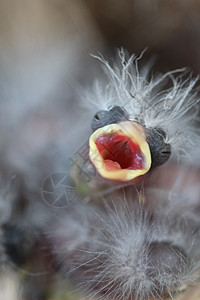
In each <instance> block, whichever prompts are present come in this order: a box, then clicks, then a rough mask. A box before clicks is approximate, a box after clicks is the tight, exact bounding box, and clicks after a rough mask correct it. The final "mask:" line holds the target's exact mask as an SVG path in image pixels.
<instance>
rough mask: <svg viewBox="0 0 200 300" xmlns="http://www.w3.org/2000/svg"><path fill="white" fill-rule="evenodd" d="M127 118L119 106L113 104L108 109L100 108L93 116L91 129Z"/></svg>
mask: <svg viewBox="0 0 200 300" xmlns="http://www.w3.org/2000/svg"><path fill="white" fill-rule="evenodd" d="M127 120H128V114H127V112H126V111H124V110H123V109H122V108H121V107H119V106H114V107H113V108H111V109H110V110H100V111H98V112H97V113H96V115H95V116H94V118H93V120H92V123H91V128H92V130H93V131H95V130H97V129H99V128H101V127H103V126H106V125H109V124H116V123H119V122H122V121H127Z"/></svg>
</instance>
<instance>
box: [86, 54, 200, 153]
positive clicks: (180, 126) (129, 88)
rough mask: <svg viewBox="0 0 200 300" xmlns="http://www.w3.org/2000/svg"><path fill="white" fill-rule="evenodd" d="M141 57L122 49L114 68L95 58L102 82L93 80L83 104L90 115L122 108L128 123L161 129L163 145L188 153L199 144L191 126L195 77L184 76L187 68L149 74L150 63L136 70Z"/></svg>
mask: <svg viewBox="0 0 200 300" xmlns="http://www.w3.org/2000/svg"><path fill="white" fill-rule="evenodd" d="M142 56H143V53H142V54H141V55H140V56H139V57H137V56H136V55H135V54H133V55H131V56H128V55H126V52H125V51H124V50H123V49H121V50H118V59H117V62H115V63H114V64H113V65H111V64H110V63H109V62H108V61H106V60H105V59H104V58H103V57H102V56H94V57H95V58H97V59H99V60H100V61H101V62H102V63H103V64H104V67H105V74H104V79H102V80H96V81H95V82H94V85H93V89H88V90H87V91H86V96H85V95H84V100H83V101H84V104H85V105H86V106H88V108H90V109H92V112H93V113H96V112H97V111H98V110H107V109H109V108H111V107H113V106H115V105H118V106H121V107H122V108H124V109H125V110H126V111H127V112H128V114H129V118H130V120H133V121H137V122H140V123H141V124H143V125H144V126H145V127H147V128H161V129H163V130H164V132H165V133H166V142H167V143H170V144H171V145H172V149H175V150H176V151H175V152H176V153H184V152H187V151H188V149H189V148H190V147H192V146H193V145H194V144H195V142H197V140H198V141H199V137H198V134H197V132H196V129H195V126H194V124H195V120H196V119H197V114H198V107H199V106H198V105H197V104H198V102H199V99H198V98H197V90H195V89H194V87H195V85H196V83H197V81H198V77H196V78H192V76H191V74H189V76H187V77H186V76H185V75H186V73H187V72H186V69H177V70H174V71H171V72H167V73H166V74H164V75H161V74H157V75H152V74H151V64H150V63H149V64H145V65H144V67H141V68H139V60H140V59H141V58H142ZM187 75H188V74H187ZM169 80H170V81H171V86H170V85H169ZM163 88H164V89H163ZM85 98H86V100H85Z"/></svg>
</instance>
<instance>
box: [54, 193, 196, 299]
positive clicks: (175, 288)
mask: <svg viewBox="0 0 200 300" xmlns="http://www.w3.org/2000/svg"><path fill="white" fill-rule="evenodd" d="M115 198H116V199H114V198H113V196H112V199H113V202H112V201H111V202H109V204H108V202H107V201H106V203H105V209H104V211H101V210H100V209H99V208H95V206H91V205H90V204H89V205H88V204H87V205H85V207H84V206H83V207H82V208H81V207H80V206H79V205H77V204H76V207H73V208H71V209H69V210H68V212H67V214H65V218H63V217H62V218H61V219H60V220H57V222H55V223H54V225H53V228H51V231H50V234H49V240H50V241H51V244H52V249H53V253H54V254H55V256H56V261H57V262H59V263H60V266H61V269H62V271H63V273H64V274H65V276H66V277H67V278H70V279H71V280H72V281H73V282H74V283H75V284H76V286H77V288H79V289H81V288H82V289H83V290H85V293H86V294H88V295H89V296H92V297H94V299H124V300H125V299H138V300H139V299H140V300H142V299H150V298H151V297H153V299H155V298H160V299H161V298H164V297H165V296H167V297H168V296H170V297H173V296H174V295H175V294H176V293H177V292H180V290H181V289H183V287H185V285H188V284H191V283H192V282H193V281H194V280H196V279H197V278H195V277H194V275H193V274H194V273H195V271H196V270H197V269H198V268H199V259H200V255H199V251H196V250H197V249H199V235H200V231H199V230H197V228H193V227H191V226H187V225H188V224H187V223H186V222H185V221H183V220H181V218H180V219H178V220H172V219H170V217H169V218H166V217H164V218H162V219H160V218H156V216H155V215H154V216H153V218H152V215H151V214H149V213H148V211H147V210H144V209H143V207H142V205H138V204H135V203H134V202H133V200H134V199H132V198H131V199H129V198H127V197H124V199H122V198H121V200H119V197H118V196H116V197H115ZM137 201H138V199H137Z"/></svg>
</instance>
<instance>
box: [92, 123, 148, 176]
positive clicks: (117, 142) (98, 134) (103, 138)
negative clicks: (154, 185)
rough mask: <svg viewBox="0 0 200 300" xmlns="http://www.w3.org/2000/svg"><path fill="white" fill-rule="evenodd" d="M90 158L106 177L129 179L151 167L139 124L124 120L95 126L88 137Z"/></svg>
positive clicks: (144, 138)
mask: <svg viewBox="0 0 200 300" xmlns="http://www.w3.org/2000/svg"><path fill="white" fill-rule="evenodd" d="M89 147H90V150H89V156H90V160H91V161H92V163H93V164H94V166H95V167H96V170H97V171H98V173H99V174H100V175H101V176H102V177H104V178H107V179H111V180H119V181H129V180H132V179H134V178H136V177H138V176H140V175H143V174H145V173H146V172H148V171H149V169H150V167H151V153H150V149H149V145H148V143H147V142H146V134H145V132H144V129H143V127H142V126H141V125H139V124H138V123H136V122H131V121H125V122H121V123H118V124H110V125H106V126H104V127H102V128H99V129H97V130H96V131H95V132H94V133H93V134H92V135H91V137H90V140H89Z"/></svg>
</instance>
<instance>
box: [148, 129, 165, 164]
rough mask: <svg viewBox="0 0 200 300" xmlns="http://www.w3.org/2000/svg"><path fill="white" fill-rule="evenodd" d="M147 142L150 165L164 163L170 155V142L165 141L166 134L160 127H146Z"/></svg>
mask: <svg viewBox="0 0 200 300" xmlns="http://www.w3.org/2000/svg"><path fill="white" fill-rule="evenodd" d="M146 134H147V143H148V144H149V148H150V152H151V159H152V165H151V166H152V167H157V166H160V165H162V164H164V163H165V162H166V161H167V160H168V159H169V157H170V155H171V146H170V144H167V143H165V138H166V134H165V132H164V131H163V130H162V129H160V128H157V129H156V128H154V129H147V130H146Z"/></svg>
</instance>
